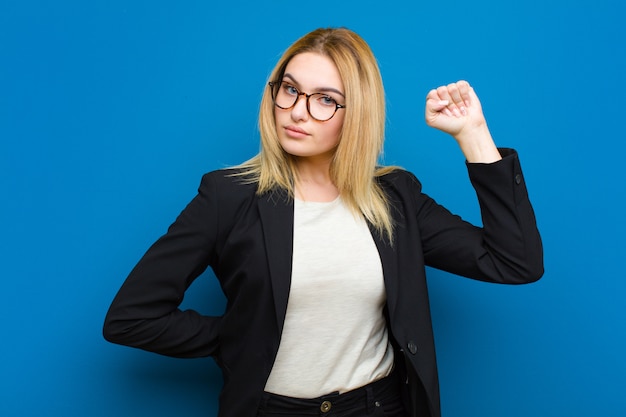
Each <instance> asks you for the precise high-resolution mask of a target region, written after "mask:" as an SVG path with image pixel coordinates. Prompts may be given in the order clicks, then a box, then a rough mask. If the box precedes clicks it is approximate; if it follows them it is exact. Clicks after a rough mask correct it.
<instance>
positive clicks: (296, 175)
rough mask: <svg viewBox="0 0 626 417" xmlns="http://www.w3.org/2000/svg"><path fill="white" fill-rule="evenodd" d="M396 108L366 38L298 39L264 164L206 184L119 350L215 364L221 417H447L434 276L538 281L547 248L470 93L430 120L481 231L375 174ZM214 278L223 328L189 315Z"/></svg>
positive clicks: (416, 188) (136, 285)
mask: <svg viewBox="0 0 626 417" xmlns="http://www.w3.org/2000/svg"><path fill="white" fill-rule="evenodd" d="M384 105H385V103H384V92H383V87H382V81H381V78H380V73H379V70H378V67H377V64H376V60H375V58H374V56H373V55H372V53H371V51H370V49H369V47H368V46H367V44H366V43H365V42H364V41H363V40H362V39H361V38H360V37H359V36H358V35H356V34H355V33H353V32H351V31H349V30H347V29H318V30H316V31H314V32H311V33H309V34H307V35H305V36H304V37H303V38H301V39H300V40H298V41H297V42H296V43H295V44H293V45H292V46H291V47H290V48H289V49H288V50H287V51H286V52H285V54H284V55H283V57H282V58H281V59H280V61H279V62H278V64H277V65H276V68H275V69H274V71H273V72H272V74H271V77H270V82H269V84H268V86H267V88H266V91H265V93H264V95H263V99H262V102H261V113H260V122H259V123H260V131H261V152H260V153H259V154H258V155H257V156H256V157H254V158H253V159H251V160H249V161H247V162H245V163H244V164H242V165H241V166H239V167H236V168H234V169H227V170H219V171H215V172H211V173H209V174H206V175H205V176H204V177H203V179H202V182H201V184H200V187H199V192H198V195H197V196H196V197H195V198H194V199H193V200H192V201H191V203H190V204H189V205H188V206H187V207H186V208H185V209H184V210H183V212H182V213H181V214H180V216H179V217H178V218H177V219H176V221H175V222H174V224H173V225H172V226H171V227H170V228H169V230H168V232H167V233H166V234H165V235H164V236H163V237H161V238H160V239H159V240H158V241H157V242H156V243H155V244H154V245H153V246H152V247H151V248H150V249H149V250H148V252H147V253H146V254H145V255H144V257H143V258H142V259H141V260H140V262H139V263H138V264H137V266H136V267H135V268H134V269H133V271H132V272H131V274H130V275H129V277H128V278H127V280H126V281H125V283H124V285H123V286H122V288H121V289H120V291H119V293H118V294H117V296H116V298H115V300H114V301H113V303H112V305H111V308H110V310H109V312H108V315H107V318H106V321H105V327H104V334H105V337H106V339H107V340H109V341H112V342H115V343H120V344H124V345H129V346H134V347H138V348H141V349H145V350H149V351H153V352H157V353H160V354H164V355H169V356H176V357H200V356H212V357H214V358H215V360H216V361H217V363H218V364H219V366H220V368H221V369H222V371H223V375H224V387H223V390H222V392H221V394H220V410H219V415H220V416H250V417H252V416H255V415H266V416H271V415H277V414H281V415H290V416H297V415H309V414H322V415H324V414H327V415H336V416H348V415H355V416H356V415H370V414H371V415H387V416H430V417H438V416H440V407H439V391H438V390H439V388H438V380H437V370H436V363H435V350H434V343H433V334H432V328H431V319H430V312H429V306H428V294H427V289H426V280H425V272H424V267H425V265H429V266H433V267H436V268H440V269H443V270H446V271H449V272H452V273H455V274H459V275H463V276H467V277H470V278H474V279H479V280H484V281H490V282H499V283H511V284H514V283H527V282H532V281H535V280H537V279H539V278H540V276H541V275H542V274H543V259H542V249H541V240H540V237H539V233H538V231H537V228H536V223H535V218H534V214H533V210H532V207H531V204H530V202H529V200H528V196H527V192H526V187H525V184H524V180H523V176H522V172H521V168H520V165H519V161H518V158H517V154H516V153H515V151H513V150H510V149H500V150H498V149H497V148H496V146H495V145H494V142H493V140H492V138H491V135H490V133H489V130H488V128H487V124H486V122H485V118H484V116H483V113H482V110H481V106H480V102H479V100H478V97H477V96H476V94H475V93H474V91H473V89H472V88H471V86H470V85H469V84H468V83H467V82H465V81H459V82H457V83H453V84H450V85H448V86H443V87H439V88H437V89H434V90H432V91H430V92H429V93H428V95H427V100H426V121H427V123H428V124H429V125H430V126H432V127H435V128H437V129H440V130H442V131H444V132H447V133H449V134H450V135H452V136H453V137H454V138H455V139H456V141H457V142H458V144H459V146H460V148H461V150H462V151H463V153H464V155H465V157H466V159H467V165H468V170H469V175H470V179H471V181H472V184H473V186H474V188H475V189H476V192H477V195H478V200H479V203H480V206H481V211H482V217H483V228H478V227H475V226H472V225H470V224H468V223H466V222H464V221H462V220H461V219H460V218H459V217H457V216H454V215H452V214H451V213H449V212H448V211H447V210H446V209H444V208H443V207H441V206H439V205H437V204H436V203H435V202H434V201H433V200H432V199H430V198H429V197H428V196H426V195H424V194H423V193H422V192H421V185H420V183H419V182H418V181H417V179H416V178H415V177H414V176H413V175H412V174H410V173H408V172H406V171H403V170H401V169H397V168H393V167H379V166H377V160H378V156H379V154H380V152H381V150H382V144H383V136H384V125H385V112H384ZM207 267H211V268H212V269H213V271H214V273H215V275H216V276H217V278H218V279H219V281H220V284H221V288H222V289H223V291H224V294H225V296H226V299H227V306H226V311H225V312H224V314H223V315H222V316H220V317H205V316H201V315H200V314H198V313H197V312H195V311H191V310H187V311H180V310H179V309H178V306H179V304H180V302H181V301H182V299H183V295H184V293H185V290H186V289H187V288H188V287H189V285H190V284H191V283H192V281H193V280H194V279H195V278H196V277H197V276H198V275H200V274H201V273H202V272H203V271H204V270H205V269H206V268H207Z"/></svg>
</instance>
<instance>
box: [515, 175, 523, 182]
mask: <svg viewBox="0 0 626 417" xmlns="http://www.w3.org/2000/svg"><path fill="white" fill-rule="evenodd" d="M521 183H522V174H515V184H517V185H520V184H521Z"/></svg>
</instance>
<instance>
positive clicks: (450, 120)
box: [426, 81, 501, 162]
mask: <svg viewBox="0 0 626 417" xmlns="http://www.w3.org/2000/svg"><path fill="white" fill-rule="evenodd" d="M426 123H427V124H428V125H429V126H431V127H434V128H435V129H439V130H441V131H442V132H445V133H448V134H450V135H452V136H453V137H454V139H456V141H457V142H458V143H459V146H460V147H461V150H462V151H463V153H464V154H465V157H466V159H467V160H468V161H469V162H494V161H497V160H499V159H501V157H500V153H499V152H498V150H497V148H496V146H495V144H494V143H493V139H492V138H491V133H489V129H488V128H487V121H486V120H485V116H484V115H483V109H482V107H481V105H480V100H478V96H477V95H476V93H475V92H474V89H473V88H472V86H470V85H469V83H468V82H467V81H457V82H456V83H452V84H448V85H447V86H441V87H439V88H436V89H433V90H430V92H429V93H428V95H427V96H426Z"/></svg>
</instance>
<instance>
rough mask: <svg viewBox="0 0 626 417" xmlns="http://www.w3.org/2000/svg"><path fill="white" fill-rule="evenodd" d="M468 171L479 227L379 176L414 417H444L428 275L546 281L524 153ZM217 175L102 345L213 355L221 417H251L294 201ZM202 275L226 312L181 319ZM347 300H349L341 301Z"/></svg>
mask: <svg viewBox="0 0 626 417" xmlns="http://www.w3.org/2000/svg"><path fill="white" fill-rule="evenodd" d="M500 152H501V154H502V156H503V159H502V160H501V161H498V162H496V163H493V164H467V165H468V171H469V176H470V180H471V182H472V184H473V186H474V188H475V190H476V193H477V196H478V201H479V204H480V207H481V214H482V220H483V227H482V228H479V227H476V226H473V225H471V224H469V223H467V222H465V221H463V220H462V219H461V218H460V217H458V216H456V215H453V214H451V213H450V212H449V211H448V210H446V209H445V208H443V207H442V206H440V205H438V204H437V203H436V202H435V201H434V200H433V199H431V198H430V197H428V196H427V195H425V194H423V193H422V190H421V184H420V183H419V181H418V180H417V179H416V178H415V177H414V176H413V175H412V174H410V173H409V172H406V171H403V170H397V171H395V172H393V173H390V174H387V175H385V176H382V177H380V178H379V179H378V180H379V182H380V184H381V185H382V187H383V189H384V191H385V193H386V195H387V196H388V198H389V201H390V204H391V214H392V217H393V220H394V222H395V229H394V241H393V244H390V243H389V242H388V241H387V240H386V239H384V238H383V237H381V236H379V235H378V234H377V233H376V232H375V231H374V230H372V235H373V237H374V241H375V243H376V246H377V248H378V252H379V254H380V258H381V262H382V266H383V274H384V280H385V288H386V292H387V307H386V310H385V311H386V316H387V322H388V328H389V334H390V337H391V341H392V344H393V345H394V349H395V357H396V362H397V363H396V366H397V368H398V369H399V371H400V373H401V374H402V379H403V382H404V383H405V392H404V393H403V394H404V396H405V400H406V404H407V409H408V410H409V412H410V414H411V415H412V416H420V417H439V416H440V415H441V412H440V405H439V383H438V379H437V367H436V359H435V346H434V340H433V332H432V325H431V317H430V308H429V302H428V291H427V287H426V276H425V266H426V265H428V266H432V267H435V268H439V269H442V270H445V271H449V272H452V273H454V274H458V275H461V276H465V277H469V278H473V279H478V280H482V281H489V282H496V283H507V284H523V283H528V282H532V281H535V280H537V279H539V278H540V277H541V275H542V274H543V251H542V245H541V239H540V236H539V232H538V231H537V227H536V222H535V216H534V213H533V209H532V206H531V204H530V201H529V199H528V194H527V190H526V185H525V182H524V177H523V174H522V171H521V167H520V164H519V160H518V157H517V153H516V152H515V151H513V150H510V149H501V150H500ZM234 173H235V171H233V170H219V171H214V172H211V173H208V174H206V175H205V176H204V177H203V178H202V182H201V184H200V187H199V191H198V194H197V196H196V197H195V198H194V199H193V200H192V201H191V202H190V203H189V204H188V205H187V207H186V208H185V209H184V210H183V211H182V213H181V214H180V215H179V217H178V218H177V219H176V221H175V222H174V223H173V224H172V225H171V226H170V228H169V229H168V231H167V233H166V234H165V235H164V236H162V237H161V238H160V239H159V240H158V241H157V242H156V243H155V244H154V245H153V246H152V247H151V248H150V249H149V250H148V251H147V252H146V254H145V255H144V256H143V258H142V259H141V260H140V261H139V263H138V264H137V266H136V267H135V268H134V269H133V271H132V272H131V273H130V275H129V276H128V278H127V279H126V281H125V282H124V284H123V286H122V287H121V289H120V290H119V292H118V294H117V296H116V297H115V299H114V301H113V303H112V305H111V307H110V309H109V312H108V314H107V317H106V320H105V326H104V335H105V338H106V339H107V340H109V341H111V342H114V343H119V344H123V345H128V346H133V347H137V348H141V349H145V350H148V351H152V352H157V353H160V354H163V355H168V356H175V357H203V356H212V357H213V358H215V360H216V361H217V363H218V365H219V366H220V368H221V370H222V372H223V375H224V386H223V389H222V392H221V394H220V407H219V416H220V417H234V416H238V417H254V416H256V415H257V409H258V406H259V403H260V400H261V397H262V394H263V389H264V386H265V382H266V380H267V378H268V376H269V373H270V371H271V369H272V364H273V363H274V359H275V357H276V353H277V351H278V346H279V343H280V338H281V331H282V327H283V323H284V319H285V312H286V309H287V300H288V297H289V286H290V278H291V263H292V244H293V216H294V214H293V201H292V200H290V199H289V198H288V196H287V193H286V192H284V191H281V190H277V191H273V192H268V193H266V194H264V195H261V196H257V195H256V185H255V184H250V183H245V182H243V181H242V180H241V177H238V176H233V175H232V174H234ZM207 267H210V268H212V270H213V271H214V273H215V275H216V276H217V278H218V279H219V282H220V285H221V288H222V290H223V292H224V294H225V296H226V300H227V306H226V309H225V312H224V314H223V315H222V316H219V317H207V316H202V315H200V314H198V313H197V312H195V311H192V310H187V311H181V310H180V309H179V308H178V307H179V305H180V303H181V302H182V299H183V295H184V293H185V290H186V289H187V288H188V287H189V286H190V285H191V283H192V282H193V280H194V279H195V278H196V277H197V276H199V275H200V274H201V273H202V272H203V271H204V270H205V269H206V268H207ZM346 296H349V295H348V294H346Z"/></svg>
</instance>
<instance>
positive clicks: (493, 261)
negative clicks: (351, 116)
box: [418, 81, 543, 283]
mask: <svg viewBox="0 0 626 417" xmlns="http://www.w3.org/2000/svg"><path fill="white" fill-rule="evenodd" d="M426 122H427V124H428V125H429V126H431V127H434V128H436V129H439V130H441V131H443V132H446V133H449V134H450V135H452V136H453V137H454V138H455V140H456V141H457V143H458V144H459V146H460V148H461V150H462V151H463V154H464V155H465V157H466V159H467V166H468V171H469V176H470V180H471V181H472V185H473V186H474V188H475V190H476V194H477V196H478V202H479V204H480V208H481V217H482V220H483V227H482V228H479V227H475V226H472V225H470V224H469V223H466V222H464V221H462V220H461V219H460V218H459V217H457V216H452V215H451V213H449V212H448V211H447V210H446V209H445V208H443V207H441V206H439V205H438V204H436V203H435V202H434V201H433V200H432V199H430V198H429V197H427V196H425V195H423V194H421V197H420V198H419V199H418V200H419V201H420V203H419V204H418V206H419V216H418V218H419V223H420V230H421V236H422V239H423V241H422V244H423V246H424V255H425V259H426V262H427V264H429V265H431V266H434V267H436V268H440V269H444V270H448V271H450V272H454V273H457V274H459V275H465V276H469V277H472V278H476V279H481V280H485V281H493V282H502V283H525V282H532V281H535V280H537V279H539V277H541V275H542V274H543V248H542V244H541V237H540V235H539V231H538V230H537V225H536V220H535V215H534V210H533V208H532V205H531V203H530V200H529V198H528V192H527V189H526V184H525V181H524V176H523V174H522V170H521V166H520V163H519V159H518V157H517V153H516V152H515V151H514V150H512V149H498V148H497V147H496V145H495V143H494V141H493V139H492V137H491V134H490V133H489V129H488V128H487V123H486V121H485V117H484V115H483V112H482V108H481V105H480V101H479V100H478V97H477V96H476V94H475V93H474V90H473V89H472V87H471V86H470V85H469V84H468V83H467V82H466V81H459V82H457V83H453V84H449V85H447V86H443V87H439V88H437V89H433V90H431V91H430V92H429V93H428V96H427V100H426Z"/></svg>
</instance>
